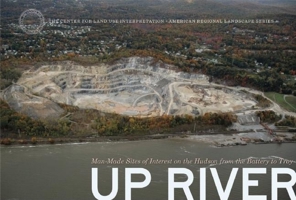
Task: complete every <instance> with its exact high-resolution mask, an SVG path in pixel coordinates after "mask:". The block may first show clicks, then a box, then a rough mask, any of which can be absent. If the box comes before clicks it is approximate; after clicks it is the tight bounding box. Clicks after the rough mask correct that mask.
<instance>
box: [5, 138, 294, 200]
mask: <svg viewBox="0 0 296 200" xmlns="http://www.w3.org/2000/svg"><path fill="white" fill-rule="evenodd" d="M295 150H296V145H295V144H282V145H277V144H268V145H247V146H237V147H230V148H215V147H212V146H209V145H207V144H204V143H200V142H196V141H188V140H182V139H167V140H151V141H134V142H111V143H108V142H105V143H88V144H63V145H44V146H31V147H28V146H25V147H21V146H12V147H1V200H93V199H95V198H94V197H93V195H92V192H91V168H92V167H97V168H98V169H99V178H98V180H99V191H100V192H101V193H102V194H105V195H106V194H109V193H110V191H111V169H112V167H118V168H119V191H118V194H117V196H116V198H115V199H116V200H123V199H124V194H125V193H124V191H125V187H124V186H125V184H124V171H125V168H127V167H142V168H146V169H148V170H149V171H150V173H151V176H152V181H151V183H150V185H149V186H148V187H146V188H144V189H133V190H132V199H133V200H166V199H168V168H171V167H183V168H188V169H190V170H191V171H192V172H193V174H194V177H195V179H194V182H193V184H192V185H191V186H190V190H191V192H192V194H193V196H194V199H199V187H200V186H199V170H200V168H201V167H213V168H216V169H217V171H218V174H219V176H220V178H221V180H222V181H221V182H222V185H223V187H224V188H225V185H226V183H227V181H228V178H229V175H230V172H231V170H232V168H233V167H238V168H239V171H238V174H237V177H236V179H235V182H234V186H233V188H232V190H231V194H230V198H229V200H239V199H242V175H241V174H242V168H243V167H264V168H265V167H266V168H267V174H263V175H250V178H251V179H254V180H259V187H250V194H251V195H267V199H271V186H270V184H271V173H270V168H271V167H287V168H292V169H294V170H296V164H295V163H294V164H292V165H290V166H288V165H279V164H277V165H267V166H264V165H246V164H242V165H232V164H223V165H212V166H210V165H209V164H206V165H194V164H170V165H169V164H167V165H166V164H154V165H147V166H144V165H141V164H130V165H110V164H102V165H99V164H97V165H94V164H91V161H92V158H98V159H100V160H106V159H108V158H115V159H119V158H121V159H123V160H126V159H128V158H133V159H136V160H144V159H147V158H153V159H164V160H170V159H173V160H181V161H183V160H184V159H185V158H188V159H189V160H191V159H195V158H201V159H206V158H208V159H211V160H218V161H220V159H221V158H224V159H228V160H235V159H238V158H242V159H245V158H249V157H256V158H262V159H266V160H271V159H278V157H281V158H285V159H290V160H296V155H295V152H296V151H295ZM206 175H207V183H206V184H207V200H208V199H209V200H218V199H220V198H219V196H218V193H217V190H216V187H215V184H214V181H213V178H212V175H211V173H210V170H209V169H207V174H206ZM143 179H144V178H143V176H140V175H134V176H133V177H132V180H133V181H143ZM175 179H176V181H185V180H186V177H185V176H184V175H176V176H175ZM280 180H281V181H289V180H290V177H289V176H283V175H282V176H280ZM293 189H294V191H295V185H294V188H293ZM175 199H176V200H183V199H184V200H186V197H185V195H184V192H183V190H181V189H176V190H175ZM278 199H280V200H289V199H290V198H289V196H288V193H287V192H286V190H285V189H279V196H278Z"/></svg>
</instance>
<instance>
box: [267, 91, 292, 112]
mask: <svg viewBox="0 0 296 200" xmlns="http://www.w3.org/2000/svg"><path fill="white" fill-rule="evenodd" d="M265 96H267V97H268V98H270V99H271V100H273V101H274V102H276V103H277V104H279V105H280V106H281V107H282V108H284V109H286V110H287V111H291V112H296V97H294V96H292V95H284V94H279V93H276V92H266V93H265Z"/></svg>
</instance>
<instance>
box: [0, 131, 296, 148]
mask: <svg viewBox="0 0 296 200" xmlns="http://www.w3.org/2000/svg"><path fill="white" fill-rule="evenodd" d="M168 138H177V139H185V140H191V141H200V142H205V143H208V144H211V145H214V146H216V147H227V146H237V145H247V144H248V143H253V144H269V143H279V144H281V143H296V133H288V132H281V133H275V134H274V135H270V134H268V133H266V132H252V131H244V132H238V131H228V132H227V131H223V132H212V133H204V132H200V133H191V132H179V133H174V134H153V135H129V136H98V137H94V136H93V137H50V138H42V137H32V138H28V137H27V138H2V139H1V145H3V146H8V145H44V144H64V143H85V142H87V143H88V142H116V141H138V140H157V139H168Z"/></svg>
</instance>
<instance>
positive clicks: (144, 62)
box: [2, 57, 257, 120]
mask: <svg viewBox="0 0 296 200" xmlns="http://www.w3.org/2000/svg"><path fill="white" fill-rule="evenodd" d="M174 69H175V67H174V66H172V65H168V64H165V63H163V62H161V61H157V62H156V61H155V60H154V59H153V58H151V57H129V58H122V59H120V60H119V61H116V62H115V63H113V64H97V65H93V66H82V65H79V64H77V63H74V62H70V61H66V62H57V63H51V64H44V65H41V66H39V67H33V68H31V69H30V70H28V71H26V72H24V73H23V75H22V76H21V78H20V79H19V80H18V81H17V82H16V83H14V84H13V85H11V86H10V87H8V88H6V89H5V90H4V91H2V98H3V99H4V100H6V102H8V104H9V105H10V106H11V107H13V108H14V109H15V110H16V111H19V112H23V113H25V114H27V115H29V116H31V117H34V118H39V117H41V118H46V117H56V116H58V115H59V114H61V113H62V112H63V110H62V109H61V108H60V107H59V105H58V104H57V103H63V104H68V105H74V106H78V107H80V108H88V109H97V110H100V111H103V112H108V113H118V114H122V115H128V116H137V117H154V116H161V115H164V114H167V115H185V114H188V115H194V116H198V115H203V114H204V113H206V112H236V113H239V112H244V111H245V110H250V109H252V108H254V106H255V105H256V104H257V102H256V101H255V100H254V99H253V97H252V95H250V94H249V93H246V92H243V91H241V90H239V89H236V88H231V87H226V86H223V85H217V84H213V83H210V82H209V77H208V76H206V75H203V74H196V73H185V72H180V71H176V70H174ZM255 120H256V119H255Z"/></svg>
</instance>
